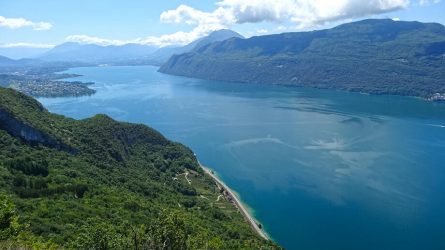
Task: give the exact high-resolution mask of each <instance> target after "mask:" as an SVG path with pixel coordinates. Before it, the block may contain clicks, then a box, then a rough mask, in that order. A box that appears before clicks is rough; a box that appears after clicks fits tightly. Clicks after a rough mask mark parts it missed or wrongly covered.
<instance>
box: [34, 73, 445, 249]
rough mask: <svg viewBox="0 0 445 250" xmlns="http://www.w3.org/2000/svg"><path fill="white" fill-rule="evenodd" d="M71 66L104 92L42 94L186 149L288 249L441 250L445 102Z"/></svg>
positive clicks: (52, 103) (53, 105)
mask: <svg viewBox="0 0 445 250" xmlns="http://www.w3.org/2000/svg"><path fill="white" fill-rule="evenodd" d="M67 72H69V73H77V74H81V75H83V76H82V77H78V78H75V80H81V81H94V82H96V84H95V85H93V86H92V87H93V88H95V89H96V90H97V93H96V94H95V95H93V96H90V97H80V98H55V99H44V98H41V99H40V101H41V102H42V103H43V104H44V105H45V106H46V107H47V108H48V109H49V110H50V111H52V112H55V113H59V114H63V115H66V116H69V117H73V118H86V117H90V116H93V115H94V114H97V113H105V114H108V115H110V116H111V117H113V118H115V119H117V120H121V121H128V122H136V123H144V124H147V125H149V126H151V127H154V128H155V129H157V130H159V131H160V132H162V133H163V134H164V135H166V136H167V137H168V138H169V139H172V140H175V141H179V142H182V143H184V144H186V145H187V146H189V147H190V148H192V149H193V150H194V151H195V153H196V154H197V155H198V158H199V159H200V161H201V162H202V163H203V164H204V165H207V166H209V167H210V168H212V169H214V170H215V171H216V172H217V173H218V174H219V175H220V176H221V178H222V179H223V180H224V181H225V182H226V183H227V184H228V185H229V186H230V187H232V188H233V189H234V190H236V191H237V193H238V194H239V195H240V197H241V199H242V200H243V202H245V203H246V204H247V205H248V206H249V207H250V208H251V209H252V211H253V213H254V215H255V217H256V218H257V219H258V220H259V221H261V223H262V224H263V225H264V227H265V229H266V231H267V233H268V234H269V235H270V236H271V237H272V238H273V239H274V240H276V241H277V242H278V243H279V244H281V245H282V246H284V247H286V248H287V249H302V250H305V249H339V250H340V249H341V250H347V249H351V250H352V249H354V250H355V249H365V250H366V249H372V250H374V249H391V250H394V249H404V250H405V249H425V250H428V249H445V104H438V103H429V102H425V101H422V100H417V99H414V98H405V97H394V96H369V95H363V94H359V93H347V92H340V91H331V90H317V89H305V88H289V87H283V86H273V85H254V84H238V83H227V82H216V81H205V80H197V79H190V78H183V77H176V76H169V75H165V74H161V73H158V72H157V68H155V67H151V66H135V67H91V68H75V69H71V70H69V71H67Z"/></svg>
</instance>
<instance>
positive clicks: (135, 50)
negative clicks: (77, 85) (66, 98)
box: [37, 30, 242, 65]
mask: <svg viewBox="0 0 445 250" xmlns="http://www.w3.org/2000/svg"><path fill="white" fill-rule="evenodd" d="M232 37H238V38H242V36H241V35H240V34H238V33H236V32H234V31H231V30H218V31H214V32H212V33H210V34H209V35H208V36H205V37H203V38H200V39H198V40H196V41H194V42H192V43H190V44H188V45H185V46H180V47H163V48H158V47H156V46H151V45H142V44H131V43H130V44H125V45H121V46H115V45H109V46H100V45H96V44H80V43H73V42H68V43H63V44H61V45H58V46H56V47H54V48H53V49H51V50H49V51H48V52H46V53H44V54H43V55H41V56H39V57H37V59H39V60H41V61H44V62H51V61H76V62H82V63H92V64H114V65H115V64H120V65H122V64H130V65H131V64H151V65H161V64H162V63H164V62H166V61H167V60H168V59H169V58H170V57H171V56H172V55H175V54H182V53H187V52H190V51H192V50H193V49H196V48H200V47H202V46H205V45H207V44H209V43H212V42H217V41H223V40H226V39H229V38H232Z"/></svg>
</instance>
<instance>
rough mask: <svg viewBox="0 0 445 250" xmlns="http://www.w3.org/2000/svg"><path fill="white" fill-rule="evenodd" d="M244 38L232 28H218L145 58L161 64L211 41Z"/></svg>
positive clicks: (150, 61) (154, 63)
mask: <svg viewBox="0 0 445 250" xmlns="http://www.w3.org/2000/svg"><path fill="white" fill-rule="evenodd" d="M234 37H236V38H241V39H242V38H244V37H243V36H242V35H240V34H238V33H236V32H235V31H232V30H227V29H223V30H217V31H214V32H212V33H210V34H209V35H208V36H206V37H203V38H200V39H198V40H196V41H194V42H192V43H190V44H187V45H185V46H182V47H164V48H160V49H158V50H157V51H155V52H154V53H153V54H151V55H149V56H147V57H146V58H145V60H146V61H147V62H149V63H150V64H153V65H161V64H163V63H165V62H167V60H168V59H169V58H170V57H171V56H173V55H180V54H183V53H187V52H190V51H192V50H193V49H197V48H201V47H203V46H206V45H208V44H210V43H214V42H219V41H224V40H227V39H230V38H234Z"/></svg>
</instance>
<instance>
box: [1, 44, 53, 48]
mask: <svg viewBox="0 0 445 250" xmlns="http://www.w3.org/2000/svg"><path fill="white" fill-rule="evenodd" d="M53 47H54V45H52V44H42V43H6V44H0V48H37V49H50V48H53Z"/></svg>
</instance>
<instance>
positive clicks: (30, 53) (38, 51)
mask: <svg viewBox="0 0 445 250" xmlns="http://www.w3.org/2000/svg"><path fill="white" fill-rule="evenodd" d="M49 50H50V48H28V47H11V48H0V55H3V56H7V57H9V58H11V59H15V60H18V59H22V58H34V57H37V56H40V55H42V54H43V53H45V52H47V51H49Z"/></svg>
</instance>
